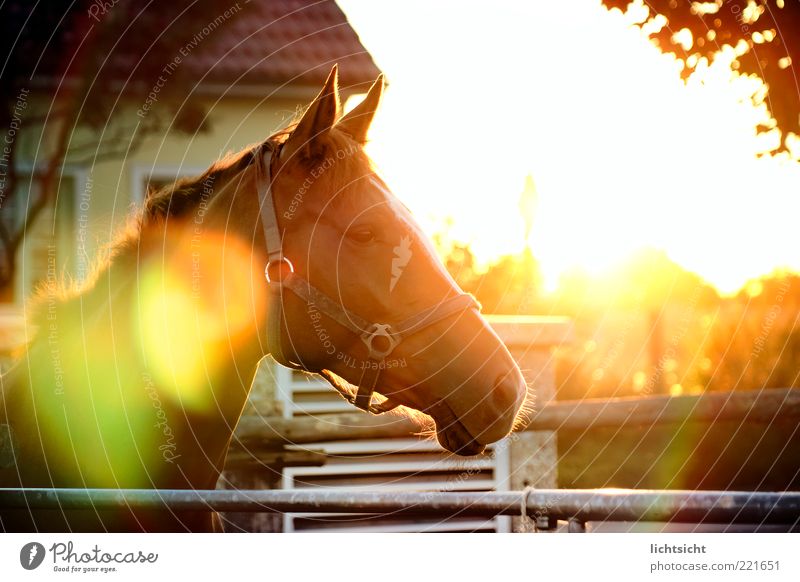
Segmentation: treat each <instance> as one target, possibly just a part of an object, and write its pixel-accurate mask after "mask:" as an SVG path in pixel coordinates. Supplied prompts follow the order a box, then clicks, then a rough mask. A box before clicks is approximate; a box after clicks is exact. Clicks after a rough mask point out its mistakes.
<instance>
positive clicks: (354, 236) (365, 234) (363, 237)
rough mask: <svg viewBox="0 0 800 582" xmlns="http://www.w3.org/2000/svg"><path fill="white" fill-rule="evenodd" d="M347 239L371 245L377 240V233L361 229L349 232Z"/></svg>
mask: <svg viewBox="0 0 800 582" xmlns="http://www.w3.org/2000/svg"><path fill="white" fill-rule="evenodd" d="M347 238H349V239H350V240H352V241H353V242H357V243H361V244H364V243H370V242H372V241H374V240H375V233H374V232H372V230H371V229H369V228H359V229H355V230H348V231H347Z"/></svg>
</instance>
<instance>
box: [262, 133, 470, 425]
mask: <svg viewBox="0 0 800 582" xmlns="http://www.w3.org/2000/svg"><path fill="white" fill-rule="evenodd" d="M264 148H265V149H266V150H267V151H268V152H269V157H268V158H266V159H263V158H264V157H262V155H261V153H260V152H259V154H258V157H259V158H262V159H260V160H259V161H263V162H264V167H265V168H266V175H265V176H264V178H263V179H261V180H260V183H259V192H260V197H261V201H260V208H261V226H262V227H263V229H264V239H265V240H266V245H267V264H266V266H265V267H264V276H265V277H266V279H267V284H268V285H269V290H270V309H269V318H268V321H267V345H268V347H269V350H270V353H271V354H272V356H273V358H275V360H276V361H277V362H278V363H280V364H283V365H284V366H287V367H289V368H293V369H295V370H305V371H308V370H306V369H305V368H304V367H303V366H301V365H300V364H297V363H295V362H292V361H291V360H289V358H287V357H286V355H285V353H284V350H283V346H282V342H281V326H282V325H283V320H284V317H283V290H284V289H288V290H290V291H291V292H292V293H294V294H295V295H297V296H298V297H299V298H300V299H302V300H303V301H305V303H306V304H307V305H313V306H314V307H315V308H316V309H317V310H318V311H319V312H321V313H324V314H325V315H327V316H328V317H330V318H331V319H333V320H334V321H335V322H336V323H338V324H339V325H341V326H343V327H345V328H347V329H349V330H350V331H352V332H353V333H355V334H356V335H357V336H358V337H360V338H361V341H363V342H364V344H365V345H366V346H367V349H368V350H369V353H368V355H367V362H366V365H365V366H364V371H363V373H362V377H361V381H360V382H359V384H358V390H357V391H356V393H355V394H352V393H351V392H349V391H348V390H346V389H345V388H344V387H342V386H337V385H336V384H333V387H334V388H336V390H338V391H339V393H340V394H341V395H342V397H343V398H344V399H345V400H347V401H348V402H350V403H351V404H353V405H355V406H356V407H357V408H360V409H361V410H364V411H367V412H371V413H373V414H380V413H382V412H386V411H388V410H391V409H392V408H395V407H396V406H398V404H396V403H393V402H390V401H389V399H388V398H387V399H385V400H383V401H381V402H378V403H375V402H373V398H372V395H373V394H374V392H375V387H376V386H377V383H378V379H379V377H380V374H381V371H382V370H383V368H384V367H385V365H382V364H384V363H385V360H386V358H387V357H388V356H389V354H391V353H392V352H393V351H394V350H395V349H396V348H397V346H398V345H400V343H401V342H402V341H403V339H404V338H406V337H408V336H409V335H412V334H414V333H417V332H420V331H422V330H423V329H426V328H428V327H430V326H431V325H433V324H434V323H437V322H439V321H441V320H443V319H446V318H447V317H450V316H451V315H455V314H457V313H462V312H464V311H468V310H470V309H475V310H476V311H480V305H479V304H478V302H477V301H476V300H475V298H474V297H473V296H472V295H470V294H468V293H459V294H458V295H456V296H454V297H451V298H449V299H445V300H444V301H442V302H440V303H438V304H436V305H433V306H432V307H429V308H427V309H423V310H422V311H420V312H419V313H417V314H415V315H412V316H411V317H408V318H406V319H404V320H403V321H400V322H398V323H395V324H389V323H372V322H370V321H368V320H366V319H364V318H363V317H361V316H359V315H357V314H355V313H353V312H352V311H350V310H349V309H347V308H346V307H344V306H343V305H342V304H341V303H339V302H336V301H334V300H333V299H332V298H331V297H329V296H328V295H326V294H325V293H323V292H322V291H320V290H319V289H317V288H316V287H314V286H313V285H312V284H311V283H310V282H309V281H308V280H307V279H304V278H303V277H301V276H300V275H298V274H296V273H295V272H294V265H293V264H292V261H291V260H289V258H288V257H286V256H284V254H283V242H282V236H281V231H280V227H279V226H278V218H277V215H276V213H275V201H274V199H273V196H272V175H271V172H272V168H271V166H272V156H273V155H274V154H275V150H274V146H273V144H272V143H271V142H267V143H265V144H264Z"/></svg>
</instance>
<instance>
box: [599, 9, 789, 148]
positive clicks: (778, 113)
mask: <svg viewBox="0 0 800 582" xmlns="http://www.w3.org/2000/svg"><path fill="white" fill-rule="evenodd" d="M603 2H604V4H605V5H606V6H608V7H609V8H618V9H620V10H626V9H627V8H628V6H630V5H632V4H636V2H631V1H630V0H603ZM645 4H646V5H647V6H648V7H649V9H650V18H649V21H652V20H653V19H654V18H656V17H657V16H658V15H661V16H663V17H664V18H666V20H667V23H666V26H664V27H662V28H660V30H658V31H657V32H654V33H653V34H651V35H650V37H651V39H652V40H653V41H654V42H655V43H656V44H657V45H658V46H659V47H661V49H662V50H663V51H664V52H673V53H675V54H676V56H677V57H679V58H681V59H683V60H685V62H686V67H685V68H684V70H683V75H684V77H687V76H689V75H690V74H691V73H692V72H693V71H694V70H695V69H696V67H697V65H698V63H699V62H700V60H701V59H702V58H705V59H708V60H709V61H712V60H713V59H714V58H715V55H716V53H717V52H718V51H719V50H720V48H721V47H722V46H723V45H729V46H731V47H736V46H737V45H740V46H741V47H742V48H743V50H744V52H742V53H741V54H739V56H738V57H737V59H736V61H735V62H734V66H738V71H739V73H740V74H748V75H757V76H759V77H761V78H762V79H763V80H764V81H765V83H766V84H767V85H768V87H769V94H768V96H767V103H768V106H769V108H770V111H771V112H772V115H773V117H774V119H775V121H776V122H777V127H778V128H779V129H780V130H781V132H782V141H781V146H780V148H779V150H783V149H786V138H787V136H788V134H789V132H792V133H793V134H795V135H796V136H797V135H800V94H798V88H797V77H798V73H800V70H799V69H798V66H800V42H798V40H797V38H796V34H797V31H798V30H800V2H797V1H796V0H776V1H770V0H725V1H724V2H723V1H722V0H717V1H709V2H689V1H685V0H681V1H677V0H648V2H646V3H645ZM683 29H686V30H688V31H689V32H691V38H692V42H691V43H688V38H687V37H686V35H676V34H675V33H678V32H680V31H681V30H683ZM684 42H686V43H687V44H686V45H684V44H682V43H684ZM741 43H743V44H741ZM689 45H690V46H689ZM692 57H694V58H692ZM770 129H772V128H771V127H760V128H759V130H760V131H761V132H764V131H769V130H770Z"/></svg>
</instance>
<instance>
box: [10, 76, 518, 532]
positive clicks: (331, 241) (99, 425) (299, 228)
mask: <svg viewBox="0 0 800 582" xmlns="http://www.w3.org/2000/svg"><path fill="white" fill-rule="evenodd" d="M336 83H337V81H336V69H335V67H334V70H333V71H332V73H331V75H330V77H329V78H328V81H327V82H326V84H325V87H324V88H323V90H322V92H321V93H320V95H319V96H318V97H317V98H316V99H315V100H314V101H313V102H312V104H311V105H310V107H309V108H308V110H307V111H306V113H305V114H304V115H303V116H302V118H301V119H300V121H299V122H297V123H296V124H294V125H293V126H291V127H290V128H289V129H287V130H285V131H283V132H280V133H279V134H276V135H273V136H272V137H270V138H269V139H268V140H267V141H265V142H263V143H261V144H258V145H257V146H255V147H252V148H249V149H246V150H245V151H243V152H240V153H239V154H236V155H233V156H229V157H227V158H226V159H223V160H222V161H220V162H217V163H216V164H214V165H213V166H212V167H210V168H209V169H208V170H207V171H206V172H205V173H204V174H203V175H201V176H199V177H198V178H196V179H191V180H184V181H179V182H178V183H176V184H175V185H173V186H171V187H169V188H167V189H165V190H163V191H160V192H156V193H153V194H150V195H149V196H148V199H147V200H146V203H145V205H144V209H143V210H142V211H141V213H140V214H139V215H138V216H137V217H135V220H134V221H133V222H132V226H131V227H130V228H129V229H128V231H127V232H126V233H124V234H123V235H122V236H121V237H120V238H119V239H118V240H117V241H116V242H115V243H114V245H113V246H112V247H111V252H110V253H109V257H110V258H108V259H107V260H106V262H105V264H103V265H102V266H101V267H100V268H98V270H97V274H96V276H95V278H94V279H93V280H92V282H91V283H90V284H88V285H84V287H83V288H82V289H74V290H65V289H64V286H63V285H59V284H56V283H55V282H51V283H50V284H49V285H48V286H47V288H46V289H45V290H44V291H43V292H42V294H41V295H40V297H39V299H38V302H37V304H36V314H35V316H34V319H33V323H34V324H35V325H36V326H37V329H38V332H37V333H36V334H35V337H34V338H33V340H32V341H31V342H30V344H29V346H28V348H27V350H26V351H25V353H24V354H23V355H22V357H21V358H20V359H19V361H18V362H17V363H16V364H15V365H14V367H13V368H12V369H11V370H10V371H9V372H8V373H7V374H6V375H4V376H3V377H2V392H1V393H0V395H2V400H1V401H0V429H2V431H0V487H73V488H84V487H107V488H164V489H183V488H186V489H213V488H214V487H215V484H216V482H217V479H218V477H219V475H220V472H221V471H222V468H223V464H224V461H225V455H226V452H227V449H228V445H229V443H230V441H231V436H232V434H233V431H234V428H235V427H236V424H237V422H238V420H239V417H240V415H241V413H242V410H243V408H244V405H245V402H246V399H247V396H248V392H249V390H250V384H251V381H252V379H253V377H254V374H255V371H256V368H257V366H258V364H259V361H260V360H261V359H262V358H263V357H264V355H265V354H267V353H272V354H273V355H275V356H276V358H277V359H279V361H282V362H284V363H286V364H287V365H291V366H294V367H299V368H303V369H305V370H308V371H311V372H316V373H319V374H321V375H323V376H324V377H325V378H326V379H328V380H329V381H330V382H331V384H332V385H333V386H334V387H335V388H336V389H337V390H339V391H340V392H341V393H342V394H343V395H345V397H347V398H348V399H350V400H351V401H353V402H354V403H355V404H356V405H357V406H359V407H361V408H364V409H368V410H371V411H372V412H376V413H377V412H382V411H385V410H388V409H390V408H393V407H395V406H398V405H404V406H406V407H408V408H412V409H416V410H418V411H422V412H424V413H426V414H428V415H429V416H430V417H432V418H433V420H434V421H435V424H436V433H437V437H438V440H439V442H440V443H441V444H442V446H443V447H445V448H446V449H448V450H450V451H453V452H456V453H459V454H463V455H473V454H478V453H480V452H482V450H483V448H484V446H485V445H486V444H489V443H492V442H495V441H497V440H498V439H500V438H502V437H504V436H505V435H506V434H508V432H509V431H510V430H511V429H512V427H513V425H514V422H515V418H516V416H517V413H518V411H519V409H520V406H521V404H522V402H523V400H524V398H525V395H526V389H525V384H524V382H523V379H522V376H521V374H520V371H519V369H518V368H517V366H516V364H515V363H514V361H513V360H512V358H511V356H510V354H509V353H508V351H507V350H506V348H505V346H503V344H502V343H501V342H500V340H499V339H498V338H497V336H496V335H495V334H494V333H493V331H492V330H491V329H490V327H489V325H488V324H487V323H486V321H484V319H482V318H481V316H480V314H479V312H478V310H477V308H476V305H475V303H474V300H472V298H471V297H470V296H467V295H464V294H463V293H462V292H461V291H460V290H459V289H458V287H457V285H456V284H455V283H454V282H453V280H452V279H451V278H450V277H449V276H448V275H447V272H446V271H445V270H444V268H443V267H442V265H441V264H440V262H439V261H438V260H437V258H436V256H435V254H434V251H433V250H432V249H431V246H430V244H429V243H428V241H427V239H426V237H425V236H424V235H423V233H422V232H421V231H420V229H419V227H418V226H417V225H416V223H415V221H414V219H413V218H412V216H411V215H410V214H409V212H408V211H407V210H406V208H405V207H404V206H403V205H402V204H401V203H399V202H398V200H397V199H396V198H395V197H394V196H393V195H392V194H391V193H390V192H389V190H388V188H387V187H386V186H385V184H384V183H383V182H382V181H381V180H380V178H379V177H378V176H377V175H376V173H375V171H374V168H373V166H372V165H371V163H370V161H369V159H368V158H367V156H366V154H365V153H364V151H363V148H362V146H363V144H364V142H365V139H366V134H367V129H368V127H369V125H370V122H371V120H372V117H373V115H374V113H375V110H376V108H377V106H378V103H379V101H380V97H381V92H382V90H383V81H382V79H378V81H377V82H376V83H375V84H374V86H373V87H372V89H371V90H370V92H369V94H368V96H367V98H366V99H365V100H364V102H363V103H362V104H360V105H359V106H358V107H357V108H356V109H354V110H353V111H352V112H350V113H349V114H348V115H346V116H345V117H343V118H341V119H340V105H339V97H338V90H337V86H336ZM265 266H266V268H265ZM265 272H266V275H267V276H266V280H265ZM374 322H378V323H374ZM373 390H377V392H379V393H380V394H381V395H382V397H377V396H374V397H373ZM213 523H214V519H213V516H212V514H211V513H210V512H207V511H197V512H182V513H170V512H168V511H167V512H154V511H141V510H135V509H130V510H127V511H114V512H109V511H93V510H92V509H91V508H89V509H88V510H82V511H19V510H16V511H10V510H3V509H2V508H0V530H5V531H19V530H39V531H56V530H72V531H79V530H95V531H104V530H133V531H142V530H143V531H207V530H209V529H211V528H212V525H213Z"/></svg>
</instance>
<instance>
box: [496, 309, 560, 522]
mask: <svg viewBox="0 0 800 582" xmlns="http://www.w3.org/2000/svg"><path fill="white" fill-rule="evenodd" d="M488 320H489V323H490V324H491V325H492V327H493V328H494V330H495V331H496V332H497V335H499V336H500V339H501V340H503V343H505V344H506V346H507V347H508V350H509V351H510V352H511V355H512V356H513V357H514V359H515V360H516V361H517V363H518V364H519V367H520V368H521V369H522V374H523V376H524V377H525V380H526V381H527V383H528V386H529V388H530V390H531V397H532V404H533V408H534V410H541V409H542V408H543V407H544V406H546V405H547V404H550V403H551V402H552V401H554V399H555V393H556V382H555V359H554V358H555V356H554V354H553V351H554V349H555V348H556V347H558V346H561V345H567V344H568V343H569V342H570V341H571V337H572V325H571V323H570V321H569V319H567V318H563V317H538V316H519V315H515V316H489V317H488ZM509 438H510V443H511V444H510V457H511V459H510V469H511V477H510V480H509V487H510V488H511V489H515V490H521V489H525V488H526V487H534V488H536V489H556V488H557V487H558V447H557V444H558V443H557V440H556V433H555V432H554V431H551V430H538V431H525V432H517V433H514V434H512V435H511V437H509ZM542 517H546V516H542ZM533 523H535V520H526V521H525V522H523V520H521V519H519V518H514V520H513V529H514V531H523V530H524V531H527V530H528V529H529V528H530V527H532V524H533ZM525 524H528V525H525Z"/></svg>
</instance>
